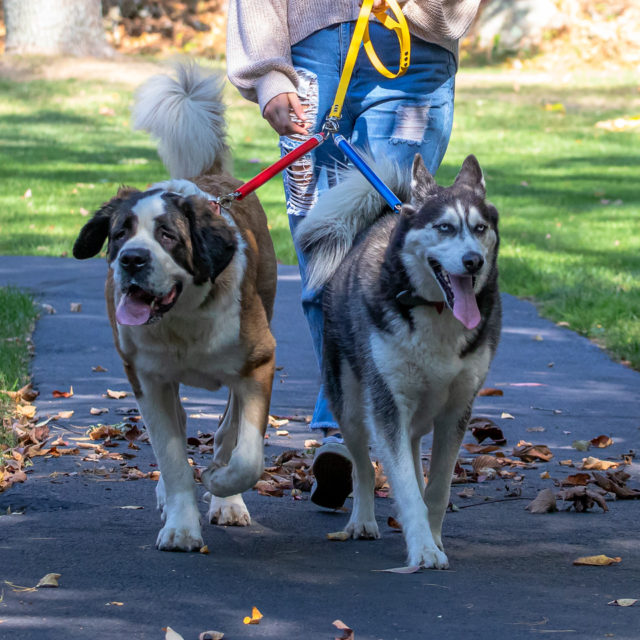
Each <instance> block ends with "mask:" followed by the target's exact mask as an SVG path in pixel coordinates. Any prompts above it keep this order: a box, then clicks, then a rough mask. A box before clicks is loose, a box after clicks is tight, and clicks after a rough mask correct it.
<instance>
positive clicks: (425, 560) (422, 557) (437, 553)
mask: <svg viewBox="0 0 640 640" xmlns="http://www.w3.org/2000/svg"><path fill="white" fill-rule="evenodd" d="M407 565H408V566H410V567H417V566H421V567H424V568H425V569H448V568H449V559H448V558H447V554H446V553H444V551H441V550H440V549H438V547H436V545H435V544H434V543H433V542H431V543H427V542H425V543H423V544H422V545H415V546H414V545H411V546H410V547H409V555H408V560H407Z"/></svg>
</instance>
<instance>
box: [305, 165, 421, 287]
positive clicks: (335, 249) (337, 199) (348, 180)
mask: <svg viewBox="0 0 640 640" xmlns="http://www.w3.org/2000/svg"><path fill="white" fill-rule="evenodd" d="M367 164H369V166H370V167H371V168H372V169H373V170H374V171H375V173H376V174H377V175H378V176H379V177H380V178H381V179H382V181H383V182H384V183H385V184H386V185H387V186H388V187H389V188H390V189H391V190H392V191H393V192H394V193H395V194H396V195H397V196H398V197H399V198H400V199H401V200H406V199H407V198H408V191H409V189H410V181H411V174H410V171H409V170H407V171H403V170H402V169H401V168H400V167H399V166H398V165H396V164H394V163H391V162H386V161H379V162H373V161H372V160H371V159H370V158H367ZM388 210H389V208H388V205H387V204H386V203H385V201H384V199H383V198H382V196H381V195H380V194H379V193H378V192H377V191H376V190H375V189H374V188H373V187H372V186H371V184H369V182H368V181H367V180H366V178H365V177H364V176H363V175H362V174H361V173H360V172H359V171H358V170H357V169H350V170H349V171H347V172H346V174H343V177H342V179H341V181H340V182H339V184H338V185H337V186H335V187H333V188H332V189H329V190H328V191H325V192H324V193H322V194H321V195H320V197H319V198H318V201H317V202H316V204H315V205H314V206H313V208H312V209H311V211H309V213H308V214H307V216H306V217H305V219H304V220H303V221H302V222H301V223H300V224H299V225H298V228H297V231H296V239H297V242H298V243H299V245H300V247H302V249H304V250H305V251H310V252H311V258H310V260H309V264H308V272H307V276H308V284H309V286H310V287H311V288H314V289H315V288H318V287H320V286H322V285H323V284H325V283H326V282H328V281H329V280H330V279H331V277H332V276H333V274H334V273H335V272H336V270H337V269H338V267H339V266H340V263H341V262H342V261H343V260H344V258H345V257H346V255H347V253H349V251H350V249H351V247H352V245H353V241H354V239H355V237H356V236H357V235H358V233H360V232H361V231H363V230H364V229H366V228H367V227H370V226H371V225H372V224H373V223H374V222H375V221H376V220H377V219H378V218H379V217H380V216H382V215H383V214H384V213H385V212H386V211H388Z"/></svg>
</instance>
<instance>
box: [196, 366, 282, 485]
mask: <svg viewBox="0 0 640 640" xmlns="http://www.w3.org/2000/svg"><path fill="white" fill-rule="evenodd" d="M274 370H275V358H274V357H273V356H272V357H271V358H270V359H269V360H268V361H266V362H265V363H264V364H262V365H260V366H259V367H256V369H254V370H253V371H252V372H251V374H250V375H249V376H248V377H246V378H242V379H241V380H239V381H238V382H237V383H236V384H234V385H233V392H234V394H235V397H236V400H237V402H238V414H237V415H238V426H237V433H238V437H237V442H236V446H235V448H234V449H233V451H232V453H231V457H230V458H229V462H228V464H226V465H224V466H219V465H218V464H217V463H216V462H215V461H214V462H213V463H212V464H211V465H210V466H209V468H208V469H207V470H206V471H204V472H203V474H202V483H203V484H204V485H205V486H206V487H207V489H209V491H210V492H211V493H212V494H213V495H214V496H218V497H222V498H227V497H229V496H233V495H235V494H237V493H241V492H242V491H246V490H248V489H251V487H253V485H254V484H255V483H256V482H257V481H258V480H259V478H260V476H261V475H262V471H263V469H264V432H265V430H266V428H267V419H268V415H269V400H270V398H271V383H272V382H273V373H274Z"/></svg>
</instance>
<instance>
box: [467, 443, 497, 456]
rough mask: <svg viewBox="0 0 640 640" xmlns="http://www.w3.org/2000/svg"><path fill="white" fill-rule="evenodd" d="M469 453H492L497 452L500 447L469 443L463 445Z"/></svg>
mask: <svg viewBox="0 0 640 640" xmlns="http://www.w3.org/2000/svg"><path fill="white" fill-rule="evenodd" d="M462 446H463V447H464V448H465V449H466V450H467V451H468V452H469V453H491V452H492V451H497V450H498V449H499V448H500V447H499V446H498V445H496V444H475V443H474V442H468V443H466V444H463V445H462Z"/></svg>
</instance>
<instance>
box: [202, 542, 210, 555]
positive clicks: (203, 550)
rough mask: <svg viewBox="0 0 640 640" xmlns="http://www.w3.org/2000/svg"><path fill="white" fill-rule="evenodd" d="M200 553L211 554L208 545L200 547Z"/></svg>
mask: <svg viewBox="0 0 640 640" xmlns="http://www.w3.org/2000/svg"><path fill="white" fill-rule="evenodd" d="M200 553H202V554H204V555H207V554H208V553H209V547H208V546H207V545H206V544H205V545H204V546H203V547H200Z"/></svg>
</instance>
